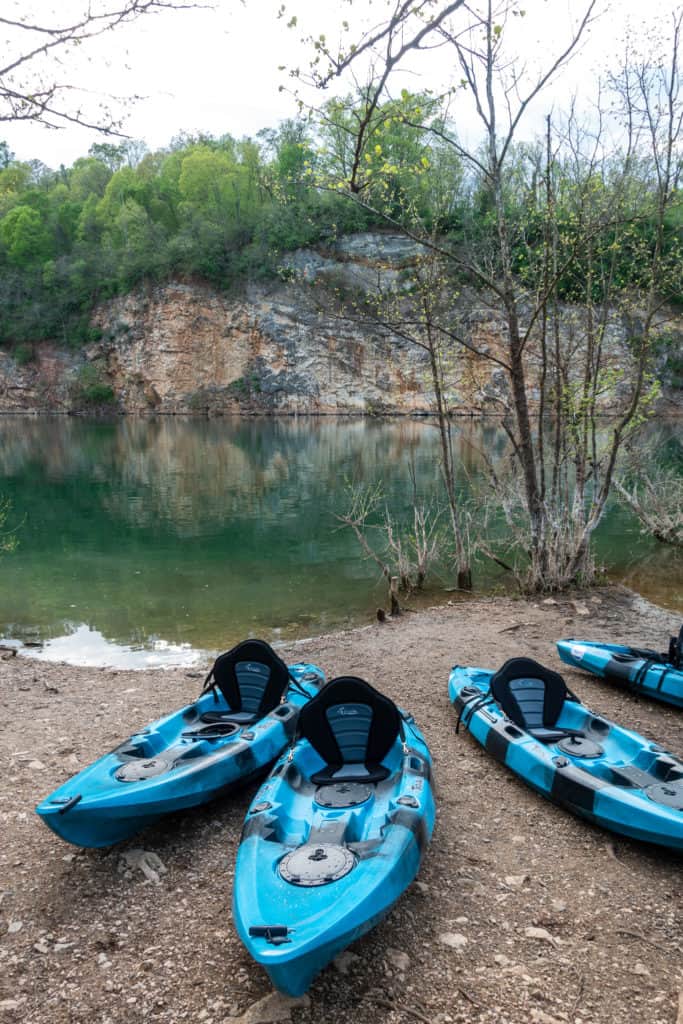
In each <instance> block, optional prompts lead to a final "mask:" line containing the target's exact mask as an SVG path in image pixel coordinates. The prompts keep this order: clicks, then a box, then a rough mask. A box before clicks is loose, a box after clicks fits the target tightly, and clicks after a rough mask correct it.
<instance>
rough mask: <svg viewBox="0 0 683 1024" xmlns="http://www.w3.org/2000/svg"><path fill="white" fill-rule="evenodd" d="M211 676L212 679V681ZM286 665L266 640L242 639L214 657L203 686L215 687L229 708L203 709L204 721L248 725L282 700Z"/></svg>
mask: <svg viewBox="0 0 683 1024" xmlns="http://www.w3.org/2000/svg"><path fill="white" fill-rule="evenodd" d="M212 680H213V682H212ZM289 681H290V679H289V669H288V668H287V665H286V664H285V663H284V661H283V660H282V658H279V657H278V656H277V654H276V653H275V651H274V650H273V648H272V647H271V646H270V644H267V643H266V642H265V640H244V641H243V642H242V643H241V644H237V646H236V647H233V648H232V650H230V651H226V653H225V654H221V655H219V657H218V658H216V660H215V662H214V664H213V668H212V669H211V671H210V672H209V674H208V676H207V677H206V682H205V684H204V689H205V690H206V689H212V688H214V687H218V689H219V690H220V691H221V693H222V694H223V696H224V697H225V700H226V702H227V704H228V707H229V710H228V711H206V712H204V714H203V715H202V716H201V720H202V721H203V722H209V723H219V722H234V723H235V724H237V725H249V724H251V723H252V722H255V721H257V720H258V719H259V718H263V716H264V715H267V714H268V712H269V711H272V710H273V709H274V708H276V707H277V706H278V704H280V703H281V701H282V698H283V696H284V694H285V692H286V690H287V687H288V685H289Z"/></svg>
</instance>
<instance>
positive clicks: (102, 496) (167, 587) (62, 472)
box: [0, 417, 683, 657]
mask: <svg viewBox="0 0 683 1024" xmlns="http://www.w3.org/2000/svg"><path fill="white" fill-rule="evenodd" d="M671 429H672V431H673V433H674V434H675V432H676V428H671ZM678 434H679V436H680V428H679V429H678ZM505 443H506V442H505V436H504V434H503V432H502V431H501V430H500V429H499V428H498V427H497V426H496V425H495V424H494V423H481V422H480V421H471V420H465V421H463V422H462V423H460V424H458V427H457V436H456V450H457V452H458V458H459V460H460V464H461V467H462V480H463V486H467V485H468V483H467V482H468V480H472V479H476V478H477V476H478V475H479V474H480V473H481V472H482V467H483V454H482V453H486V456H487V457H489V458H491V457H494V458H495V457H497V456H500V455H501V454H502V453H503V452H504V450H505ZM411 465H414V467H415V474H416V479H417V484H418V489H419V491H420V492H421V493H423V494H430V493H432V492H434V491H435V490H436V489H437V488H438V486H439V470H438V438H437V434H436V431H435V428H434V425H433V424H432V423H431V422H429V421H427V420H422V419H421V420H406V419H400V420H396V421H386V420H382V421H367V420H348V419H333V418H314V419H296V418H291V419H282V420H262V419H250V420H239V419H235V420H213V421H207V420H182V419H177V418H163V419H159V420H152V421H147V420H135V419H128V420H120V421H115V422H113V423H100V422H97V423H88V422H83V421H80V420H74V419H69V418H54V419H46V418H40V419H36V418H21V417H3V418H2V419H1V420H0V475H1V476H2V478H3V479H2V480H1V481H0V492H2V493H4V494H6V495H7V496H8V497H10V498H11V500H12V502H13V506H14V509H15V513H16V516H17V518H18V519H21V518H24V517H25V523H24V525H23V527H22V529H21V531H20V537H19V539H20V546H19V549H18V551H17V552H16V553H15V554H13V555H11V556H9V557H6V558H5V559H4V561H3V562H2V570H1V571H2V573H3V583H4V586H3V587H2V589H1V591H0V627H1V628H2V630H3V632H4V634H5V635H14V636H21V637H24V638H26V637H29V638H31V637H33V638H39V639H48V638H54V637H57V636H61V635H63V634H69V636H70V637H71V639H70V640H69V643H70V644H71V645H72V646H73V645H74V644H76V645H78V644H79V643H80V642H81V640H85V635H84V634H83V633H79V634H77V635H76V639H75V640H74V639H73V637H74V633H73V629H72V627H70V626H69V623H73V622H77V623H84V624H85V627H84V628H86V627H87V629H88V630H89V631H90V632H89V634H88V635H89V637H90V639H89V640H88V645H89V644H90V642H91V640H92V639H93V637H92V634H93V633H98V634H102V635H103V636H106V637H107V638H109V639H110V640H111V641H113V642H115V643H119V644H123V645H127V646H131V645H132V646H133V647H135V648H152V647H153V646H154V641H153V640H151V639H150V638H154V637H164V638H166V642H167V643H169V644H171V645H177V644H190V645H191V646H193V647H196V648H201V649H210V650H215V649H219V648H224V647H225V646H227V645H228V644H230V643H232V642H233V641H235V640H237V639H239V638H241V637H243V636H244V635H246V634H247V633H252V634H253V633H257V634H261V635H264V636H266V638H278V637H279V636H283V637H286V636H292V635H302V634H310V633H313V632H319V631H322V630H325V629H329V628H334V627H336V626H339V625H345V624H350V623H355V622H357V621H359V620H361V619H366V618H367V617H369V616H370V615H371V614H372V613H373V611H374V609H375V608H376V606H377V603H378V601H379V600H381V599H382V598H383V596H384V595H383V589H381V588H380V589H379V590H378V589H377V588H376V584H377V573H376V567H375V566H374V565H372V564H370V563H368V562H366V561H363V560H361V559H360V558H359V555H358V551H357V548H356V546H355V542H354V540H353V538H352V537H351V536H350V535H349V534H348V533H347V532H346V531H343V530H338V529H336V526H337V523H336V520H335V512H337V511H339V510H340V509H342V508H344V507H345V503H346V497H345V486H346V482H347V481H350V480H363V481H368V482H369V481H375V480H382V481H383V484H384V488H385V491H386V495H387V503H388V505H389V506H390V508H391V510H392V513H393V514H394V515H396V516H398V517H400V516H401V515H402V514H405V513H407V511H408V507H409V501H410V494H411V490H412V487H411V483H410V467H411ZM598 557H599V559H600V560H602V561H603V562H604V563H605V564H606V565H607V566H609V568H610V572H611V573H612V574H615V575H616V576H617V577H621V578H624V579H626V581H627V582H628V583H629V585H631V586H634V587H637V588H638V589H641V591H643V592H644V593H646V594H651V595H652V596H653V597H654V598H655V599H657V600H659V601H661V602H662V603H665V604H668V605H669V606H671V607H674V608H678V609H680V610H682V611H683V592H682V591H683V582H682V581H683V559H682V557H681V554H680V553H678V554H675V553H672V552H671V551H669V550H668V549H663V548H661V547H660V546H659V545H657V544H656V543H655V542H654V541H651V540H649V539H648V538H644V537H642V536H641V535H640V533H639V529H638V525H637V523H636V522H635V521H634V519H633V518H632V517H631V516H630V515H629V514H628V513H626V512H624V511H623V510H622V509H615V510H613V511H612V512H611V513H610V514H609V515H608V516H607V517H606V520H605V522H604V524H603V525H602V526H601V528H600V535H599V538H598ZM501 578H502V577H501V574H500V573H499V571H498V570H496V569H492V567H491V566H490V565H487V564H482V565H481V566H480V567H479V575H478V581H479V584H480V585H481V586H485V585H490V584H491V583H492V582H495V581H497V580H499V579H501ZM373 588H375V589H373ZM79 637H80V638H81V639H80V640H79ZM65 642H66V641H65ZM83 646H84V648H85V646H86V645H85V644H84V645H83ZM57 649H59V648H57ZM53 650H55V648H54V647H51V648H50V651H53ZM95 656H96V655H93V657H95Z"/></svg>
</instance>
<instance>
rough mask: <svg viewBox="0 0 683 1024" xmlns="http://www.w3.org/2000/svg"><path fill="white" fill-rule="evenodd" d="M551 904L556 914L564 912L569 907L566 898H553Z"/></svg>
mask: <svg viewBox="0 0 683 1024" xmlns="http://www.w3.org/2000/svg"><path fill="white" fill-rule="evenodd" d="M550 906H551V907H552V908H553V910H554V911H555V913H556V914H562V913H564V911H565V910H566V909H567V904H566V903H565V901H564V900H552V902H551V904H550Z"/></svg>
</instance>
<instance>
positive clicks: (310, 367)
mask: <svg viewBox="0 0 683 1024" xmlns="http://www.w3.org/2000/svg"><path fill="white" fill-rule="evenodd" d="M415 255H416V246H415V245H414V244H413V243H411V242H409V241H407V240H406V239H403V238H401V237H400V236H394V235H388V234H365V235H355V236H352V237H350V238H346V239H342V240H341V241H340V242H338V243H337V244H336V245H335V246H334V247H333V248H331V249H329V250H327V251H325V252H322V251H315V252H314V251H310V250H307V251H301V252H298V253H295V254H293V255H292V256H291V257H289V259H288V260H287V261H286V263H285V264H284V265H283V268H282V280H280V281H278V282H275V283H270V284H258V285H254V284H251V285H248V286H246V287H245V289H244V290H243V292H242V293H241V294H240V295H239V297H235V296H227V295H224V294H221V293H218V292H216V291H215V290H214V289H212V288H210V287H208V286H207V285H203V284H201V283H192V284H190V283H185V282H179V281H175V282H174V281H172V282H169V283H167V284H165V285H157V286H154V287H149V288H141V289H138V290H136V291H135V292H133V293H131V294H129V295H127V296H125V297H122V298H117V299H115V300H112V301H110V302H108V303H106V304H105V305H103V306H102V307H100V308H99V309H98V310H97V312H96V314H95V316H94V317H93V326H94V327H95V328H97V329H99V332H100V333H101V339H100V340H99V341H97V342H95V343H93V344H91V345H90V346H88V347H87V348H86V349H84V350H83V351H82V352H80V353H77V354H76V353H74V352H64V351H60V350H59V349H58V348H57V347H56V346H54V345H52V344H50V343H42V344H40V345H37V346H36V349H35V351H36V357H35V359H34V360H33V361H32V362H30V363H28V364H25V365H23V366H20V365H18V364H17V363H16V362H15V360H13V359H12V358H11V357H10V356H8V355H6V354H2V353H0V412H10V411H12V412H14V411H31V412H41V411H63V412H70V411H83V410H87V409H88V408H93V407H95V406H97V405H100V406H101V405H102V404H105V405H106V404H108V405H109V406H111V407H112V408H114V409H116V410H118V411H121V412H124V413H139V414H152V413H161V414H174V413H191V414H208V415H222V414H229V413H238V412H270V413H339V412H342V413H343V412H349V413H380V412H385V413H419V412H428V411H430V410H431V408H432V394H431V388H430V385H429V364H428V361H427V356H426V353H425V352H424V351H423V350H421V349H419V348H417V347H416V346H414V345H412V344H411V343H410V342H408V341H405V340H403V339H402V338H400V337H397V336H396V335H393V334H391V333H389V332H387V331H385V330H383V329H381V328H377V327H374V326H373V327H372V328H368V327H364V326H362V325H360V324H357V323H356V324H354V323H350V322H349V321H347V320H342V319H339V318H337V317H335V315H334V314H333V312H332V310H331V305H330V302H329V300H326V299H325V298H324V297H322V296H324V294H325V289H324V287H321V286H323V285H324V284H326V283H327V284H329V283H330V282H332V283H334V285H335V287H338V288H343V289H346V290H350V289H356V290H357V289H361V290H363V289H368V288H372V287H373V286H374V284H376V282H377V281H378V279H379V280H381V282H382V284H383V285H384V286H386V285H388V284H389V285H392V286H393V287H397V288H401V287H403V284H402V282H403V278H402V272H403V270H404V268H405V267H406V266H409V265H410V263H411V262H412V261H413V260H414V258H415ZM461 302H463V303H464V304H465V305H466V307H467V312H466V316H467V318H468V320H469V324H468V329H469V331H470V334H471V336H472V337H474V338H475V339H476V344H477V347H479V348H480V349H483V350H486V351H494V352H495V351H498V350H500V348H501V333H500V330H499V329H498V327H497V325H496V322H495V318H494V317H493V316H492V314H491V312H490V311H489V310H485V309H481V308H479V309H478V308H477V306H478V305H479V306H481V303H480V302H478V301H477V298H476V296H469V298H467V297H464V298H462V299H461ZM622 343H623V339H621V338H620V337H619V331H618V330H617V331H616V333H615V342H614V344H615V351H616V352H617V353H618V351H619V349H620V348H621V345H622ZM502 376H503V377H504V374H503V375H502ZM501 387H504V384H503V382H502V378H501V373H500V372H497V371H496V370H495V366H494V365H493V364H491V363H490V362H488V361H486V360H482V359H478V358H476V357H473V356H470V355H468V354H467V353H464V352H463V353H462V354H461V355H460V356H459V364H458V366H457V367H456V368H454V373H453V385H452V390H451V394H450V396H449V397H450V403H451V405H452V407H453V408H455V409H456V410H459V411H462V412H481V411H489V412H499V411H500V406H499V403H498V402H497V400H496V396H500V391H501Z"/></svg>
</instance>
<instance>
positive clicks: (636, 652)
mask: <svg viewBox="0 0 683 1024" xmlns="http://www.w3.org/2000/svg"><path fill="white" fill-rule="evenodd" d="M557 650H558V653H559V655H560V657H561V659H562V661H564V662H565V664H567V665H573V666H574V667H575V668H581V669H583V670H584V671H585V672H592V673H593V675H594V676H599V677H600V678H601V679H606V680H607V681H608V682H610V683H616V685H617V686H622V687H624V688H625V689H627V690H631V692H632V693H636V694H642V695H643V696H645V697H653V698H654V699H655V700H660V701H663V702H664V703H665V704H672V705H673V706H674V707H678V708H683V627H682V628H681V631H680V633H679V634H678V637H672V638H671V642H670V644H669V650H668V651H666V652H664V653H658V652H657V651H653V650H650V649H649V648H642V647H629V646H627V645H626V644H604V643H598V642H597V641H594V640H574V639H571V638H570V639H568V640H558V641H557Z"/></svg>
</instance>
